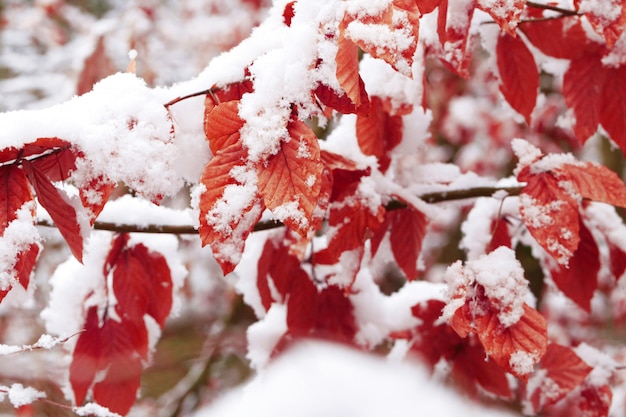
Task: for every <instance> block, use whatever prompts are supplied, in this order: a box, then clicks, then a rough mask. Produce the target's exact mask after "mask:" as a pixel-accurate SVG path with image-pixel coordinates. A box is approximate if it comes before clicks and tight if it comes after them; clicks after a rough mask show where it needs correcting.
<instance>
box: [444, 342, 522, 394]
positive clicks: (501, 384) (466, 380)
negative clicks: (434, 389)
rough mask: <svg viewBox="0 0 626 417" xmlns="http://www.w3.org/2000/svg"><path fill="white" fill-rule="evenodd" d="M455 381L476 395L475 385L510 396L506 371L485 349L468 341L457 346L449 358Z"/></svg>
mask: <svg viewBox="0 0 626 417" xmlns="http://www.w3.org/2000/svg"><path fill="white" fill-rule="evenodd" d="M451 361H452V373H453V375H454V380H455V382H457V383H459V384H460V385H462V386H464V387H465V389H466V390H467V391H469V392H470V393H472V394H474V395H476V394H477V391H478V390H477V389H476V385H479V386H480V387H482V388H483V389H485V390H487V391H488V392H490V393H492V394H495V395H497V396H499V397H501V398H507V399H510V398H511V397H512V393H511V387H510V384H509V380H508V379H507V374H506V371H505V370H504V369H503V368H501V367H500V366H498V364H497V363H496V362H495V361H494V360H492V359H490V358H489V357H488V356H487V354H486V353H485V349H484V348H483V347H482V346H480V345H473V344H471V343H469V342H467V343H464V344H461V345H459V346H458V347H457V351H456V352H455V355H454V356H453V357H452V358H451Z"/></svg>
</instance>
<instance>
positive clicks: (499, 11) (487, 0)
mask: <svg viewBox="0 0 626 417" xmlns="http://www.w3.org/2000/svg"><path fill="white" fill-rule="evenodd" d="M525 5H526V0H477V7H478V8H479V9H481V10H483V11H485V12H487V13H489V15H490V16H491V17H492V18H493V20H495V21H496V23H497V24H498V25H499V26H500V27H501V28H502V30H504V31H505V32H507V33H508V34H509V35H511V36H515V28H516V27H517V24H518V22H519V21H520V19H521V17H522V12H523V11H524V6H525Z"/></svg>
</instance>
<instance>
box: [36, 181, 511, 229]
mask: <svg viewBox="0 0 626 417" xmlns="http://www.w3.org/2000/svg"><path fill="white" fill-rule="evenodd" d="M522 188H523V186H521V185H520V186H514V187H473V188H465V189H461V190H450V191H435V192H431V193H425V194H422V195H419V196H418V197H419V198H420V199H422V200H424V201H425V202H426V203H429V204H435V203H444V202H449V201H458V200H467V199H472V198H478V197H490V196H492V195H493V194H494V193H495V192H498V191H504V192H506V193H507V194H508V195H509V196H514V195H519V193H520V192H521V191H522ZM405 207H407V203H405V202H404V201H401V200H391V201H390V202H389V203H387V205H386V206H385V209H386V210H387V211H391V210H399V209H402V208H405ZM37 225H38V226H44V227H56V225H55V224H54V223H52V222H50V221H48V220H38V221H37ZM282 226H283V223H281V222H280V221H278V220H265V221H262V222H258V223H257V224H256V225H255V226H254V231H255V232H259V231H262V230H270V229H275V228H278V227H282ZM93 228H94V229H95V230H104V231H109V232H117V233H153V234H163V233H165V234H174V235H195V234H198V229H197V228H196V227H195V226H192V225H161V224H148V225H145V226H144V225H137V224H123V223H114V222H103V221H96V223H95V224H94V226H93Z"/></svg>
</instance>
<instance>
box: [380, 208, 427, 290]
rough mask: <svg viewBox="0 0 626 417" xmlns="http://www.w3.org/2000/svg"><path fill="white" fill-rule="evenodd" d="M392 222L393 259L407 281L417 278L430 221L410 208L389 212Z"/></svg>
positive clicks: (416, 210)
mask: <svg viewBox="0 0 626 417" xmlns="http://www.w3.org/2000/svg"><path fill="white" fill-rule="evenodd" d="M386 216H387V217H388V218H389V222H390V227H391V230H390V235H389V241H390V243H391V250H392V251H393V257H394V258H395V260H396V262H397V263H398V265H399V266H400V269H402V271H403V272H404V274H405V275H406V277H407V279H409V280H413V279H415V278H417V260H418V258H419V255H420V253H421V251H422V241H423V240H424V236H425V235H426V226H427V225H428V219H427V218H426V216H425V215H424V213H422V212H421V211H419V210H418V209H416V208H414V207H412V206H409V207H407V208H403V209H400V210H393V211H389V212H387V214H386Z"/></svg>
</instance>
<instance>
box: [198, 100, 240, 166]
mask: <svg viewBox="0 0 626 417" xmlns="http://www.w3.org/2000/svg"><path fill="white" fill-rule="evenodd" d="M238 106H239V100H231V101H227V102H225V103H221V104H219V105H218V106H215V107H213V108H211V110H210V111H209V112H207V113H206V114H205V116H204V133H205V134H206V137H207V139H208V141H209V145H210V147H211V152H213V154H214V155H215V154H216V153H217V152H218V151H219V150H221V149H224V148H227V147H229V146H230V145H232V144H234V143H237V141H239V137H240V134H239V131H240V129H241V128H242V127H243V125H244V121H243V120H242V119H241V118H240V117H239V108H238Z"/></svg>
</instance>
